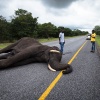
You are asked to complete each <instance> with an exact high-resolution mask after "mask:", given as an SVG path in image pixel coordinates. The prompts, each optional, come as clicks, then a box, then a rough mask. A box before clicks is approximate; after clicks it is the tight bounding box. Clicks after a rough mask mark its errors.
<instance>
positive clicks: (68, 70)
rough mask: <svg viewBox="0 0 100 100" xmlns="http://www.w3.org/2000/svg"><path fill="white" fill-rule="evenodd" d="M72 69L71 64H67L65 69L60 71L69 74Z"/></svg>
mask: <svg viewBox="0 0 100 100" xmlns="http://www.w3.org/2000/svg"><path fill="white" fill-rule="evenodd" d="M72 71H73V69H72V66H71V65H69V64H67V69H66V70H63V71H62V73H63V74H69V73H71V72H72Z"/></svg>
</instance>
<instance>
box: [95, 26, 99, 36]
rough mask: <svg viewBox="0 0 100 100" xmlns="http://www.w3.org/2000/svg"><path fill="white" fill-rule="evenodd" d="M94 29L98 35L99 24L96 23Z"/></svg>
mask: <svg viewBox="0 0 100 100" xmlns="http://www.w3.org/2000/svg"><path fill="white" fill-rule="evenodd" d="M94 30H95V31H96V34H97V35H100V25H96V26H95V28H94Z"/></svg>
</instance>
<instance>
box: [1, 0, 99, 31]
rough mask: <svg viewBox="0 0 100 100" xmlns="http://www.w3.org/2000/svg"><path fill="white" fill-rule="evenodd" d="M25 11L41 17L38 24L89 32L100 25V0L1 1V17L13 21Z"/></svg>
mask: <svg viewBox="0 0 100 100" xmlns="http://www.w3.org/2000/svg"><path fill="white" fill-rule="evenodd" d="M18 8H19V9H24V10H27V11H28V12H31V13H32V16H33V17H39V18H38V22H39V23H41V24H43V23H47V22H51V23H52V24H54V25H55V26H64V27H68V28H71V29H80V30H82V31H83V30H84V31H89V32H91V30H92V29H93V28H94V27H95V26H96V25H100V10H99V9H100V0H0V15H2V16H3V17H5V18H6V19H7V20H10V19H11V16H13V15H14V13H15V10H18Z"/></svg>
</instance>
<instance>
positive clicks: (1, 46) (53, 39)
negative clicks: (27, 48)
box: [0, 37, 72, 49]
mask: <svg viewBox="0 0 100 100" xmlns="http://www.w3.org/2000/svg"><path fill="white" fill-rule="evenodd" d="M65 38H72V37H65ZM56 40H58V41H59V38H49V39H48V38H46V39H38V41H39V42H40V43H44V42H50V41H56ZM9 44H11V43H0V49H2V48H5V47H6V46H8V45H9Z"/></svg>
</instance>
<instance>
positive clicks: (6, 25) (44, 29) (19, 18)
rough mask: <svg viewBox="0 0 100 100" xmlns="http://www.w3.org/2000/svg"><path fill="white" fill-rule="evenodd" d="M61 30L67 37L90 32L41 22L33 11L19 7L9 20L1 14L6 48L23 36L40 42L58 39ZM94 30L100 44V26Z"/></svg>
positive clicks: (1, 45) (0, 26) (0, 38)
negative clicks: (34, 15)
mask: <svg viewBox="0 0 100 100" xmlns="http://www.w3.org/2000/svg"><path fill="white" fill-rule="evenodd" d="M61 30H63V31H64V34H65V37H73V36H82V35H86V34H89V33H88V31H81V30H79V29H70V28H68V27H64V26H55V25H54V24H52V23H51V22H48V23H43V24H40V23H38V17H33V16H32V13H31V12H28V11H26V10H23V9H18V10H16V11H15V14H14V15H13V16H12V17H11V16H10V20H9V21H7V20H6V19H5V17H3V16H2V15H0V48H4V47H6V46H7V45H9V44H10V43H13V42H15V41H17V40H19V39H20V38H22V37H33V38H35V39H37V40H38V41H40V42H49V41H54V40H58V36H59V32H60V31H61ZM94 30H96V34H97V35H98V36H97V42H98V44H99V45H100V39H99V38H100V26H99V25H97V26H95V27H94Z"/></svg>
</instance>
